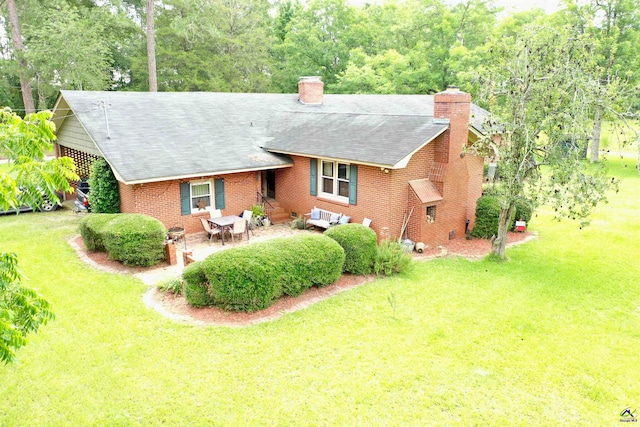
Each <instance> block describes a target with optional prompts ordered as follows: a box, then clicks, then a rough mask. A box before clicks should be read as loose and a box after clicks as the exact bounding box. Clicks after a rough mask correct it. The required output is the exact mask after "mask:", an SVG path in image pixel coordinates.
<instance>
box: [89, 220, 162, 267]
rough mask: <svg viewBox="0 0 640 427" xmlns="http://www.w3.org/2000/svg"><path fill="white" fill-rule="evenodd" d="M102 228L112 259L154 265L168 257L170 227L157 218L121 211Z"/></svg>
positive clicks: (138, 264) (126, 263)
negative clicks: (166, 255)
mask: <svg viewBox="0 0 640 427" xmlns="http://www.w3.org/2000/svg"><path fill="white" fill-rule="evenodd" d="M92 215H93V214H92ZM102 231H103V237H102V238H103V241H104V246H105V248H106V249H107V252H108V253H109V257H110V258H111V259H114V260H116V261H122V262H123V263H124V264H125V265H132V266H139V267H150V266H152V265H154V264H157V263H158V262H160V261H162V260H164V238H165V234H166V230H165V228H164V225H162V223H161V222H160V221H158V220H157V219H155V218H152V217H150V216H147V215H140V214H118V215H115V218H113V219H112V220H111V221H109V222H108V223H107V224H106V225H105V226H104V228H103V230H102Z"/></svg>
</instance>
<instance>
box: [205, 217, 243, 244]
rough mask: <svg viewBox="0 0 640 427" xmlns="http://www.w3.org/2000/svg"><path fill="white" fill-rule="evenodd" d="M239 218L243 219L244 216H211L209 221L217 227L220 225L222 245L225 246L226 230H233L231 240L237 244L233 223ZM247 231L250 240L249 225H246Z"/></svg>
mask: <svg viewBox="0 0 640 427" xmlns="http://www.w3.org/2000/svg"><path fill="white" fill-rule="evenodd" d="M239 220H242V218H241V217H239V216H238V215H227V216H221V217H218V218H209V219H208V220H207V221H209V222H210V223H211V224H213V225H215V226H217V227H220V232H221V233H220V234H221V235H222V246H224V235H225V231H226V230H232V231H231V241H232V242H233V243H234V244H235V239H234V237H233V223H234V222H236V221H239ZM245 232H246V233H247V241H249V227H245Z"/></svg>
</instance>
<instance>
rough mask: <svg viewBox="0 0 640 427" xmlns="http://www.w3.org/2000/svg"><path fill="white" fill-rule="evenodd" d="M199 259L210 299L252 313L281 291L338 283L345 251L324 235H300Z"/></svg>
mask: <svg viewBox="0 0 640 427" xmlns="http://www.w3.org/2000/svg"><path fill="white" fill-rule="evenodd" d="M203 263H204V267H203V269H204V273H205V275H206V278H207V280H208V282H209V298H210V299H211V301H213V302H214V303H215V304H216V305H219V306H221V307H223V308H225V309H228V310H237V311H256V310H261V309H263V308H266V307H268V306H269V305H271V304H272V303H273V302H274V301H275V300H277V299H278V298H279V297H280V296H282V295H283V294H287V295H299V294H301V293H302V292H304V290H306V289H307V288H309V287H311V286H314V285H316V286H323V285H328V284H330V283H333V282H335V281H337V280H338V279H339V278H340V275H341V273H342V265H343V263H344V251H343V250H342V248H341V247H340V245H338V244H337V243H336V242H335V241H333V240H332V239H330V238H328V237H326V236H319V235H316V236H313V235H304V236H303V235H299V236H294V237H288V238H280V239H273V240H270V241H268V242H261V243H254V244H252V245H250V246H242V247H238V248H233V249H230V250H226V251H222V252H217V253H214V254H212V255H210V256H208V257H207V258H206V259H205V260H204V262H203Z"/></svg>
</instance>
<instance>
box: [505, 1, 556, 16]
mask: <svg viewBox="0 0 640 427" xmlns="http://www.w3.org/2000/svg"><path fill="white" fill-rule="evenodd" d="M559 2H560V0H535V1H533V0H518V1H514V0H495V1H494V3H495V5H496V6H500V7H504V9H505V12H522V11H523V10H529V9H533V8H534V7H538V8H541V9H543V10H544V11H545V12H547V13H550V12H555V11H556V10H558V3H559Z"/></svg>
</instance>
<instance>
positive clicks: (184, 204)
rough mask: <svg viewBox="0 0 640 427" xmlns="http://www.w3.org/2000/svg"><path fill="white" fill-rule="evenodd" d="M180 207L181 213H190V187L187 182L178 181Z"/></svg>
mask: <svg viewBox="0 0 640 427" xmlns="http://www.w3.org/2000/svg"><path fill="white" fill-rule="evenodd" d="M180 207H181V210H182V215H189V214H190V213H191V187H190V185H189V183H188V182H181V183H180Z"/></svg>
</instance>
